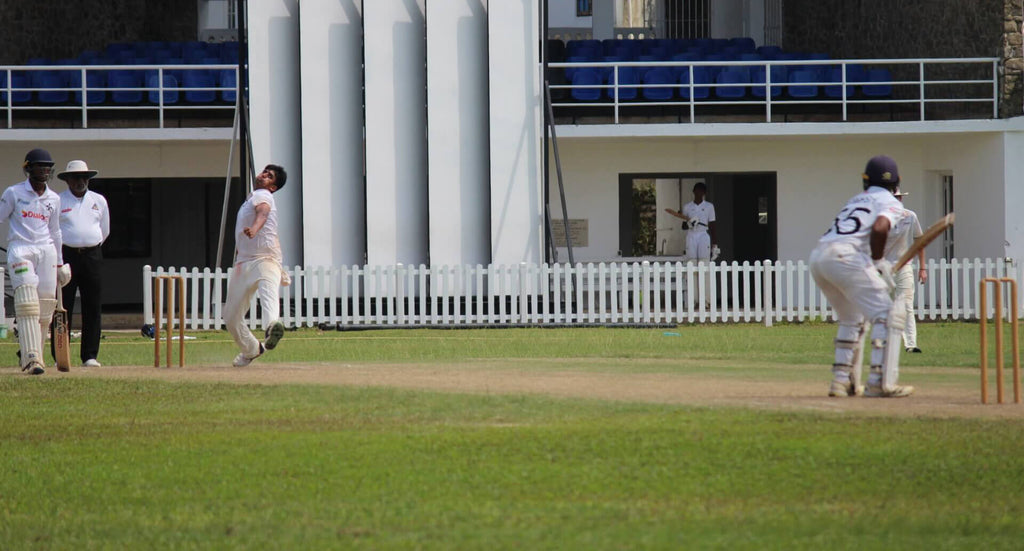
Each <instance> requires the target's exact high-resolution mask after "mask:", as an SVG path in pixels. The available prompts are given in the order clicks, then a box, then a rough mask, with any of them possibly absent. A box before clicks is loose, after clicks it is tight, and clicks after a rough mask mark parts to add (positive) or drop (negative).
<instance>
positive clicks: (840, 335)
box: [810, 155, 914, 398]
mask: <svg viewBox="0 0 1024 551" xmlns="http://www.w3.org/2000/svg"><path fill="white" fill-rule="evenodd" d="M862 180H863V185H864V191H863V192H862V193H859V194H857V195H855V196H854V197H852V198H851V199H850V200H849V201H847V203H846V205H845V206H844V207H843V208H842V210H840V211H839V214H838V215H836V217H835V219H834V220H833V222H832V226H831V227H829V229H828V231H826V232H825V235H823V236H822V237H821V239H820V240H819V241H818V246H817V247H815V249H814V251H812V252H811V258H810V268H811V275H812V276H813V277H814V282H815V283H816V284H817V285H818V287H819V288H821V290H822V292H824V293H825V296H826V297H827V298H828V301H829V303H830V304H831V305H832V308H833V310H834V311H835V313H836V317H837V318H838V321H839V329H838V331H837V333H836V338H835V361H834V363H833V364H832V383H831V385H830V387H829V396H835V397H841V396H856V395H858V394H860V393H861V387H860V380H859V379H860V373H859V366H860V362H861V358H860V355H861V350H863V345H864V339H865V338H866V337H867V332H868V330H870V332H871V334H870V337H871V341H870V342H871V372H870V374H869V375H868V384H867V390H866V391H865V392H864V394H865V395H866V396H870V397H879V398H898V397H903V396H910V395H911V394H913V392H914V387H912V386H909V385H900V384H899V361H900V350H901V348H902V346H901V342H900V339H901V336H902V333H903V325H904V324H905V323H906V309H905V306H904V305H903V301H895V302H894V301H893V299H892V291H893V289H894V288H895V286H896V283H895V281H894V280H893V270H892V264H891V263H890V262H889V261H888V260H886V259H885V257H884V253H885V243H886V239H887V237H888V235H889V231H890V230H891V229H892V228H894V227H895V226H896V225H897V224H899V223H900V222H901V220H902V218H903V217H904V216H906V210H905V209H904V208H903V204H902V203H900V201H899V200H898V199H897V198H896V197H895V195H893V193H894V192H895V190H896V188H897V186H898V185H899V183H900V175H899V170H898V168H897V166H896V161H894V160H892V159H891V158H890V157H887V156H885V155H879V156H876V157H872V158H871V160H869V161H868V163H867V166H866V167H865V168H864V174H863V176H862Z"/></svg>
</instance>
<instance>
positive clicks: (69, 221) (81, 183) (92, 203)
mask: <svg viewBox="0 0 1024 551" xmlns="http://www.w3.org/2000/svg"><path fill="white" fill-rule="evenodd" d="M96 174H97V172H96V171H95V170H89V166H88V165H86V164H85V161H77V160H76V161H71V162H69V163H68V167H67V169H66V170H65V171H64V172H61V173H59V174H57V177H58V178H60V179H61V180H64V181H65V182H67V184H68V189H67V191H65V192H64V193H61V194H60V231H61V235H62V236H63V240H64V246H63V248H62V251H63V253H64V262H66V263H67V264H70V265H71V282H70V283H68V285H67V287H66V288H65V289H64V293H63V299H64V309H65V310H67V311H68V319H69V320H70V319H71V315H72V314H73V313H74V309H75V291H78V292H79V293H80V294H81V295H82V348H81V358H82V366H84V367H100V362H99V361H98V360H97V359H96V356H98V355H99V351H100V325H101V323H102V318H101V316H100V313H101V312H100V308H101V304H102V292H103V288H102V277H101V274H100V267H101V265H102V263H103V250H102V246H103V242H104V241H106V239H107V236H108V235H110V210H109V209H108V208H107V200H106V198H104V197H103V196H102V195H100V194H99V193H96V192H95V191H90V190H89V180H90V179H91V178H92V177H94V176H96Z"/></svg>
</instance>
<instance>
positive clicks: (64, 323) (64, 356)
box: [53, 283, 71, 371]
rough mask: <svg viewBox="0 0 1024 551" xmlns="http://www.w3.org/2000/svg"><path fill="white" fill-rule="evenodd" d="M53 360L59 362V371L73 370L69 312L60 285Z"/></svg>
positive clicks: (54, 321)
mask: <svg viewBox="0 0 1024 551" xmlns="http://www.w3.org/2000/svg"><path fill="white" fill-rule="evenodd" d="M53 358H54V359H55V360H57V371H70V370H71V343H70V339H69V337H68V311H67V310H65V309H64V301H63V299H62V296H61V290H60V283H58V284H57V306H56V308H54V310H53Z"/></svg>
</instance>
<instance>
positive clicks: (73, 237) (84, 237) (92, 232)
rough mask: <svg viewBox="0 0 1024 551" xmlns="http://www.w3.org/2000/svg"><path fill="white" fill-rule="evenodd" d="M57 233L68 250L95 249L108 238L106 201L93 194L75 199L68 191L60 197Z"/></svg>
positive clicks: (108, 214)
mask: <svg viewBox="0 0 1024 551" xmlns="http://www.w3.org/2000/svg"><path fill="white" fill-rule="evenodd" d="M60 233H61V236H62V238H63V241H64V244H65V245H67V246H68V247H95V246H96V245H99V244H101V243H103V242H104V241H106V240H107V236H109V235H110V209H109V208H107V199H106V198H105V197H103V196H102V195H100V194H99V193H96V192H95V191H88V190H86V192H85V195H83V196H81V197H75V194H74V193H71V190H67V191H64V192H63V193H61V194H60Z"/></svg>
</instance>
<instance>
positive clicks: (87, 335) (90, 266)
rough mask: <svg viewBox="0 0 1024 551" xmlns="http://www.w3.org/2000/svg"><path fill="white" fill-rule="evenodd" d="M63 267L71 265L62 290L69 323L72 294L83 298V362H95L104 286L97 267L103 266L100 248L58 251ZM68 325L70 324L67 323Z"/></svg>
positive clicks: (72, 304) (73, 296)
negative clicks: (78, 294)
mask: <svg viewBox="0 0 1024 551" xmlns="http://www.w3.org/2000/svg"><path fill="white" fill-rule="evenodd" d="M61 250H62V251H63V253H64V263H65V264H69V265H71V282H70V283H68V284H67V286H65V287H64V289H63V290H62V293H63V299H64V309H65V310H67V311H68V319H69V320H70V319H71V315H72V314H74V311H75V291H78V292H79V293H81V295H82V351H81V352H82V354H81V357H82V362H85V361H87V360H94V359H96V356H97V354H99V352H100V325H101V324H102V317H101V315H100V314H101V313H102V312H101V311H100V309H101V304H102V303H103V300H102V298H103V297H102V293H103V285H102V277H101V274H100V266H101V265H102V264H103V248H102V245H96V246H95V247H68V246H64V247H63V248H62V249H61ZM69 325H70V322H69Z"/></svg>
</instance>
